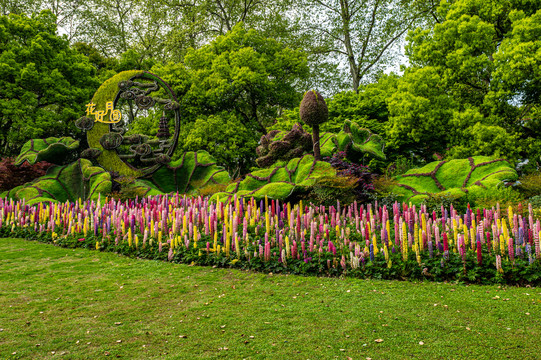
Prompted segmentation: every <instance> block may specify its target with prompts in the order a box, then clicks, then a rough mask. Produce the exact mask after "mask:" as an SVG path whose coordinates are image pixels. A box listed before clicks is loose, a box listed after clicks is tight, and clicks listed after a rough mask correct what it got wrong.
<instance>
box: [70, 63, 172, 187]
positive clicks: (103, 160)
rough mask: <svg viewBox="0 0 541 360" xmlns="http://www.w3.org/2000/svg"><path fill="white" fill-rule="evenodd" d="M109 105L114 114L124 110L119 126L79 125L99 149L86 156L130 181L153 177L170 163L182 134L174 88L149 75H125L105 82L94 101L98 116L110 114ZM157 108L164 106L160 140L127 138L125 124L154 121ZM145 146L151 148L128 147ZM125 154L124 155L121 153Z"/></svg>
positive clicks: (136, 72) (86, 120)
mask: <svg viewBox="0 0 541 360" xmlns="http://www.w3.org/2000/svg"><path fill="white" fill-rule="evenodd" d="M156 94H160V96H163V95H165V96H166V97H167V98H166V99H162V98H158V97H156V96H155V95H156ZM110 102H113V103H114V108H115V111H116V110H118V108H122V107H121V106H124V110H122V120H121V121H120V122H119V123H115V124H109V123H103V122H95V123H92V122H91V121H90V120H92V118H89V117H88V116H84V117H82V118H81V119H79V120H77V122H76V125H77V126H78V127H79V128H80V129H82V130H85V131H87V140H88V145H89V146H90V148H92V149H96V150H93V151H92V152H89V153H85V155H87V156H96V157H95V159H96V161H97V162H98V163H99V164H100V165H101V166H103V167H104V168H105V169H106V170H108V171H114V172H116V173H119V174H120V175H122V176H129V177H141V176H145V175H150V174H152V173H153V172H154V171H156V170H157V169H159V168H160V167H161V166H162V165H163V164H166V163H168V162H169V161H170V160H171V158H170V156H171V155H172V154H173V152H174V150H175V147H176V145H177V141H178V134H179V131H180V115H179V111H178V109H179V104H178V101H177V98H176V96H175V94H174V92H173V91H172V90H171V88H170V87H169V86H168V85H167V84H166V83H165V82H164V81H163V80H161V79H160V78H159V77H157V76H156V75H154V74H151V73H149V72H145V71H140V70H133V71H123V72H121V73H119V74H117V75H115V76H113V77H112V78H110V79H109V80H107V81H106V82H104V83H103V84H102V86H100V88H99V89H98V90H97V91H96V93H95V94H94V97H93V98H92V104H94V105H95V106H94V111H95V112H98V111H105V112H107V108H106V104H107V103H110ZM155 105H156V106H158V105H159V106H161V109H160V111H159V112H160V114H162V117H161V119H160V123H159V126H160V128H159V130H158V134H159V136H158V139H149V137H148V136H144V135H140V134H132V135H129V136H124V135H125V132H126V131H127V126H126V124H129V123H131V122H133V121H134V119H135V118H136V116H137V115H136V114H138V113H139V114H146V116H147V117H151V112H150V111H149V109H151V108H153V107H154V106H155ZM167 113H169V115H167ZM166 115H167V116H166ZM89 119H90V120H89ZM169 119H171V120H172V121H173V125H172V126H173V128H174V133H173V134H171V133H170V131H169ZM170 136H171V138H170ZM144 144H145V145H148V146H146V147H144V149H143V147H137V146H129V145H144ZM121 145H126V146H123V147H122V146H121ZM148 149H150V151H148ZM143 150H145V151H143ZM98 151H99V152H98ZM123 151H124V152H125V153H122V152H123ZM126 152H127V153H126ZM132 160H133V161H132Z"/></svg>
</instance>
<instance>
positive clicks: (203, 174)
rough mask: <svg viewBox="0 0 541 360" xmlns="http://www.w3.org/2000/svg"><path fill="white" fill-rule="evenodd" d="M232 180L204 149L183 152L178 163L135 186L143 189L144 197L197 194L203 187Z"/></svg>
mask: <svg viewBox="0 0 541 360" xmlns="http://www.w3.org/2000/svg"><path fill="white" fill-rule="evenodd" d="M230 181H231V179H230V177H229V174H228V173H227V172H226V171H225V170H224V168H222V167H221V166H217V165H216V162H215V160H214V158H213V157H212V156H211V155H210V154H209V153H208V152H206V151H203V150H201V151H197V152H193V151H190V152H186V153H184V154H183V155H182V157H180V158H179V159H178V160H175V161H171V162H170V163H169V164H167V165H166V166H162V167H161V168H159V169H158V170H157V171H156V172H154V173H153V174H152V175H151V177H149V178H146V179H138V180H136V181H135V187H136V188H139V189H144V195H157V194H166V193H172V192H179V193H181V194H196V192H197V191H198V190H199V189H201V188H208V187H211V186H212V185H225V184H228V183H229V182H230ZM219 189H221V187H219Z"/></svg>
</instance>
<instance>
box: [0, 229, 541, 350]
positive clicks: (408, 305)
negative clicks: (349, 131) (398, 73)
mask: <svg viewBox="0 0 541 360" xmlns="http://www.w3.org/2000/svg"><path fill="white" fill-rule="evenodd" d="M540 303H541V289H536V288H513V287H507V288H499V287H497V286H464V285H456V284H436V283H410V282H398V281H376V280H370V281H367V280H355V279H329V278H316V277H299V276H273V275H270V274H257V273H250V272H242V271H237V270H227V269H213V268H205V267H196V266H193V267H190V266H186V265H177V264H170V263H165V262H156V261H146V260H136V259H129V258H125V257H119V256H118V255H115V254H111V253H99V252H96V251H89V250H83V249H76V250H71V249H63V248H58V247H55V246H52V245H46V244H40V243H36V242H29V241H25V240H19V239H0V309H1V310H0V358H1V359H6V358H24V359H43V358H59V359H96V358H105V357H107V356H108V357H109V358H116V357H122V358H125V359H148V358H171V359H202V358H203V359H204V358H231V359H244V358H246V359H248V358H252V359H334V358H338V359H348V358H352V359H366V358H372V359H411V358H418V359H465V358H469V359H474V358H475V359H498V358H516V359H538V358H540V357H541V353H540V351H541V342H540V341H539V334H541V322H540V318H541V317H540V314H539V306H540ZM379 339H381V340H383V341H381V342H378V341H380V340H379Z"/></svg>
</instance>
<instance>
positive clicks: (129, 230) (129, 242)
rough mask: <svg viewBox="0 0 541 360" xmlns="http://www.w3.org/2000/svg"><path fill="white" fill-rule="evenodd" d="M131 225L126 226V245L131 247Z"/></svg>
mask: <svg viewBox="0 0 541 360" xmlns="http://www.w3.org/2000/svg"><path fill="white" fill-rule="evenodd" d="M131 242H132V241H131V227H130V228H128V246H129V247H131Z"/></svg>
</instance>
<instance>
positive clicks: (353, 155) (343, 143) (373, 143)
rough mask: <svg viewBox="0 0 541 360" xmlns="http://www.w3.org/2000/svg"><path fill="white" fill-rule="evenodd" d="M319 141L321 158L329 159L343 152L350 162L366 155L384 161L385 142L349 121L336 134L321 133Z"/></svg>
mask: <svg viewBox="0 0 541 360" xmlns="http://www.w3.org/2000/svg"><path fill="white" fill-rule="evenodd" d="M320 141H321V156H329V157H330V156H332V155H333V154H334V153H336V152H338V151H344V152H346V154H347V156H348V158H349V159H352V160H358V159H361V158H363V157H365V156H367V155H371V156H374V157H376V158H380V159H385V154H384V152H383V151H384V149H385V142H384V141H383V139H382V138H381V136H379V135H377V134H373V133H372V132H371V131H370V130H369V129H365V128H362V127H360V126H359V125H358V124H357V123H354V122H351V121H349V120H346V121H344V127H343V129H342V131H340V132H339V133H338V134H332V133H323V135H322V136H321V140H320Z"/></svg>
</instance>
